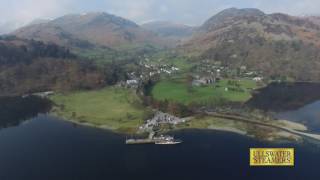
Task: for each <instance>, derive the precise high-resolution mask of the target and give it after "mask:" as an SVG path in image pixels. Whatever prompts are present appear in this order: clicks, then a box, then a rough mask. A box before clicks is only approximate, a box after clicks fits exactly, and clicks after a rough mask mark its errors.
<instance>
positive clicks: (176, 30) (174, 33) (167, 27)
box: [141, 21, 195, 42]
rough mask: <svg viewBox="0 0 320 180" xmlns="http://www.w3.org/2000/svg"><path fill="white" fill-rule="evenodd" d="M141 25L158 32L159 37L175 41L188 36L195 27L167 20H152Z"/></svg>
mask: <svg viewBox="0 0 320 180" xmlns="http://www.w3.org/2000/svg"><path fill="white" fill-rule="evenodd" d="M141 27H143V28H145V29H147V30H150V31H152V32H154V33H156V34H158V35H159V36H160V37H163V38H170V39H173V40H175V41H177V42H178V41H180V40H181V39H184V38H188V37H190V36H191V35H192V33H193V31H194V29H195V28H194V27H191V26H188V25H184V24H178V23H173V22H167V21H153V22H149V23H145V24H143V25H141Z"/></svg>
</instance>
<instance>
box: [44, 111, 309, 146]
mask: <svg viewBox="0 0 320 180" xmlns="http://www.w3.org/2000/svg"><path fill="white" fill-rule="evenodd" d="M49 115H51V116H54V117H57V118H59V119H61V120H63V121H66V122H70V123H73V124H77V125H81V126H86V127H92V128H97V129H102V130H108V131H111V132H113V133H116V134H120V135H129V134H131V135H132V134H134V135H143V134H144V133H141V132H140V133H139V130H138V127H137V128H136V130H135V131H134V132H130V131H121V130H119V129H114V128H111V127H109V126H107V125H95V124H93V123H90V122H80V121H78V120H72V119H67V118H64V117H61V116H58V115H57V114H54V113H49ZM225 120H227V121H234V122H236V123H239V122H237V121H235V120H228V119H225ZM282 121H285V122H287V120H282ZM188 122H189V121H188ZM188 122H186V123H188ZM288 122H289V123H287V124H290V123H291V122H290V121H288ZM240 123H243V124H247V125H249V126H255V127H256V128H258V129H261V130H263V129H264V127H262V126H263V125H255V124H250V123H245V122H240ZM294 124H298V125H301V126H303V125H302V124H299V123H294ZM184 125H185V124H184ZM270 125H271V126H272V124H270ZM188 129H196V130H212V131H223V132H227V133H235V134H238V135H241V136H247V137H252V138H255V139H258V140H263V141H269V142H279V141H281V140H283V139H286V140H289V141H292V142H300V141H302V140H303V137H308V136H303V134H308V133H304V132H301V133H302V134H301V135H298V134H296V133H294V132H295V131H298V132H300V130H294V129H291V128H289V127H284V129H288V130H289V131H292V132H288V131H284V130H278V131H275V132H272V133H271V134H270V136H268V137H266V138H261V137H257V136H256V135H254V134H250V133H249V129H250V128H247V129H246V128H244V129H241V128H240V127H238V128H237V127H234V126H232V125H229V124H225V125H220V126H216V125H213V124H211V125H209V126H208V127H201V128H199V127H196V126H189V127H188V126H184V127H175V128H174V129H164V130H162V131H160V132H162V133H170V132H174V131H179V130H188ZM269 129H276V127H269Z"/></svg>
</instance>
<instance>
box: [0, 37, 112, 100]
mask: <svg viewBox="0 0 320 180" xmlns="http://www.w3.org/2000/svg"><path fill="white" fill-rule="evenodd" d="M105 80H106V77H105V75H104V73H102V72H101V71H100V70H99V69H98V68H96V67H95V66H94V65H93V64H92V63H90V62H88V61H81V60H79V59H77V57H76V56H75V55H73V54H71V53H70V52H69V50H68V49H65V48H62V47H59V46H57V45H54V44H44V43H42V42H38V41H34V40H23V39H19V38H15V37H0V96H8V95H21V94H25V93H32V92H39V91H48V90H54V91H68V90H76V89H93V88H97V87H101V86H104V81H105Z"/></svg>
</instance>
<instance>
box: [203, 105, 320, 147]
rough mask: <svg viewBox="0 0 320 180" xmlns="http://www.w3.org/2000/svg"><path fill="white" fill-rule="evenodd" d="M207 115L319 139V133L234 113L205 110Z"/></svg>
mask: <svg viewBox="0 0 320 180" xmlns="http://www.w3.org/2000/svg"><path fill="white" fill-rule="evenodd" d="M205 113H206V114H207V115H210V116H213V117H218V118H223V119H230V120H234V121H241V122H246V123H252V124H256V125H260V126H266V127H271V128H276V129H279V130H282V131H286V132H289V133H292V134H295V135H299V136H302V137H307V138H311V139H314V140H318V141H320V135H319V134H312V133H305V132H300V131H297V130H294V129H291V128H286V127H281V126H277V125H274V124H269V123H264V122H260V121H255V120H251V119H247V118H243V117H239V116H235V115H226V114H219V113H215V112H207V111H206V112H205Z"/></svg>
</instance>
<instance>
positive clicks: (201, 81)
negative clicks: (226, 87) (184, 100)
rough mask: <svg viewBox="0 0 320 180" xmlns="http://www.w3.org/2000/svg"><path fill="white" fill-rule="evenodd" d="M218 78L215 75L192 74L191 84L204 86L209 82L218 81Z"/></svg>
mask: <svg viewBox="0 0 320 180" xmlns="http://www.w3.org/2000/svg"><path fill="white" fill-rule="evenodd" d="M219 80H220V78H219V77H216V76H199V75H195V76H193V80H192V86H204V85H209V84H214V83H216V82H217V81H219Z"/></svg>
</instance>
